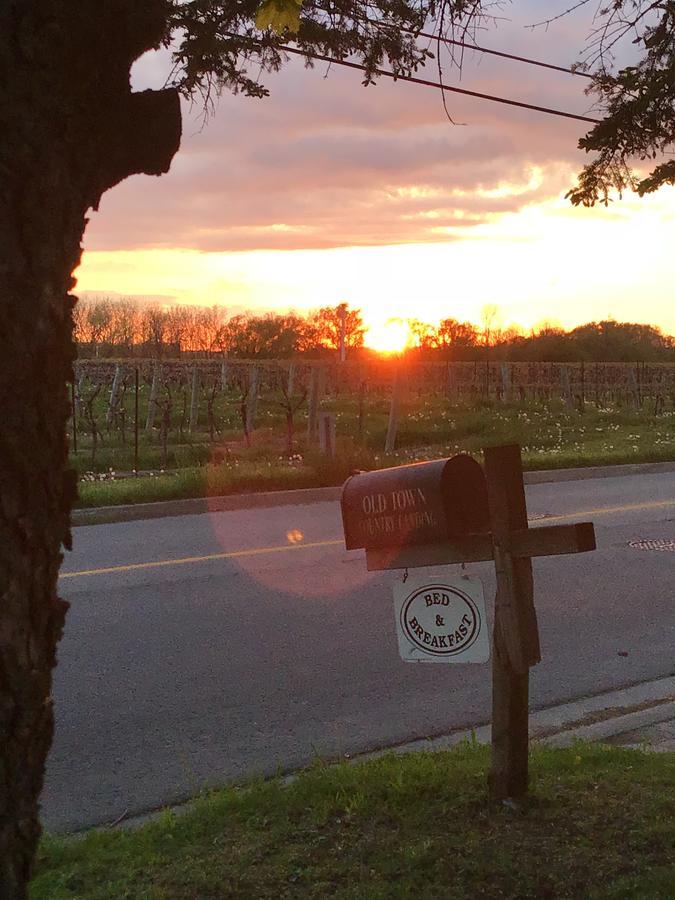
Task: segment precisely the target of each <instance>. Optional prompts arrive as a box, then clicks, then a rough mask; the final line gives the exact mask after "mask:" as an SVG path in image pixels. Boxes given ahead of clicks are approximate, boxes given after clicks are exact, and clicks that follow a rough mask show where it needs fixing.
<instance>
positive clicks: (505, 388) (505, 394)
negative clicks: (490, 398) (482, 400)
mask: <svg viewBox="0 0 675 900" xmlns="http://www.w3.org/2000/svg"><path fill="white" fill-rule="evenodd" d="M500 372H501V378H502V403H509V402H510V400H511V372H510V370H509V364H508V363H506V362H503V363H502V364H501V366H500Z"/></svg>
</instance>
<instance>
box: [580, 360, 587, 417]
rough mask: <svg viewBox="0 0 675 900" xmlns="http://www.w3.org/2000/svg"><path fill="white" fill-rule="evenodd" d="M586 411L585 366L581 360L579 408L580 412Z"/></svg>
mask: <svg viewBox="0 0 675 900" xmlns="http://www.w3.org/2000/svg"><path fill="white" fill-rule="evenodd" d="M585 409H586V366H585V363H584V361H583V359H582V360H581V407H580V412H584V411H585Z"/></svg>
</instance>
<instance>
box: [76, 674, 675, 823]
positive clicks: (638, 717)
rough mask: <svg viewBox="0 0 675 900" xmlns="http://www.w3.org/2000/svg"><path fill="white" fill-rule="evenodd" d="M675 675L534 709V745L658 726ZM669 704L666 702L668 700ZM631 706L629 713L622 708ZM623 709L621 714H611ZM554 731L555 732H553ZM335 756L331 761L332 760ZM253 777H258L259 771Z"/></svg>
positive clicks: (670, 707)
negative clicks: (592, 719)
mask: <svg viewBox="0 0 675 900" xmlns="http://www.w3.org/2000/svg"><path fill="white" fill-rule="evenodd" d="M670 698H675V675H671V676H667V677H665V678H658V679H656V680H654V681H645V682H641V683H639V684H634V685H631V686H629V687H627V688H623V689H620V690H616V691H610V692H608V693H604V694H596V695H594V696H591V697H584V698H582V699H580V700H573V701H570V702H569V703H562V704H559V705H557V706H551V707H548V708H544V709H539V710H533V711H532V712H531V713H530V735H531V741H532V742H533V743H545V744H548V745H549V746H554V747H566V746H569V745H570V744H571V743H573V742H574V741H575V740H586V741H601V740H605V739H606V738H608V737H612V736H613V735H617V734H623V733H624V732H628V731H632V730H634V729H635V728H641V727H644V726H645V725H652V724H654V723H656V722H664V721H666V720H668V719H671V718H674V717H675V699H670ZM666 699H667V700H668V702H663V701H664V700H666ZM649 702H651V703H653V704H654V705H652V706H649V707H648V708H646V709H641V710H638V711H634V710H633V709H632V708H633V707H635V706H636V705H638V704H645V703H649ZM623 709H627V710H629V711H628V712H621V710H623ZM615 710H618V712H617V714H616V715H611V713H612V712H613V711H615ZM603 712H604V713H608V714H610V717H609V718H606V719H603V720H602V721H599V722H594V723H592V724H590V725H582V724H578V723H580V722H583V720H584V717H588V716H589V715H593V714H598V713H603ZM550 732H554V733H552V734H551V733H550ZM490 739H491V733H490V725H479V726H477V727H475V728H464V729H462V730H459V731H453V732H450V733H449V734H445V735H440V736H438V737H434V738H420V739H418V740H414V741H408V742H407V743H405V744H399V745H397V746H393V747H381V748H378V749H377V750H372V751H367V752H365V753H358V754H356V755H354V756H353V757H350V756H349V755H347V754H345V755H344V756H342V757H340V760H348V761H350V762H352V763H360V762H367V761H368V760H372V759H378V758H380V757H382V756H384V755H385V754H386V753H395V754H401V755H403V754H407V753H417V752H420V751H422V752H432V751H436V750H447V749H450V748H451V747H454V746H456V745H457V744H459V743H461V742H462V741H475V742H477V743H479V744H488V743H490ZM330 761H331V760H328V762H330ZM274 774H276V773H273V772H270V773H257V776H258V777H261V776H262V777H263V778H265V777H273V776H274ZM252 777H256V776H255V773H254V774H253V775H252ZM295 778H297V772H289V773H288V774H286V775H285V777H284V779H283V780H284V783H286V784H290V783H291V782H292V781H294V780H295ZM192 803H193V801H192V800H186V801H184V802H181V803H175V804H169V805H167V806H164V807H162V808H161V809H158V810H151V811H148V812H144V813H139V814H136V815H133V816H130V817H129V818H124V819H121V820H119V821H118V822H115V823H112V824H111V825H107V826H106V825H97V826H94V827H93V829H85V830H84V831H81V832H75V833H74V834H73V835H72V837H73V838H74V839H77V838H78V837H81V836H83V835H85V834H87V832H88V831H89V830H110V829H112V828H123V829H127V828H129V829H133V828H138V827H140V826H142V825H145V824H146V823H148V822H151V821H153V820H154V819H156V818H157V817H158V816H160V815H162V814H163V813H165V812H166V811H167V810H168V811H170V812H171V813H173V814H174V815H183V814H185V813H187V812H189V811H190V809H191V808H192Z"/></svg>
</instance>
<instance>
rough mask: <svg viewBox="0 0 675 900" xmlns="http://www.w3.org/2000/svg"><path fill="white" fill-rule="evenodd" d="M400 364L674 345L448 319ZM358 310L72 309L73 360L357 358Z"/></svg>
mask: <svg viewBox="0 0 675 900" xmlns="http://www.w3.org/2000/svg"><path fill="white" fill-rule="evenodd" d="M405 324H406V325H407V326H408V328H409V331H410V346H409V348H408V349H407V350H406V351H405V355H406V356H407V357H408V358H409V359H419V360H425V359H428V360H452V361H458V362H460V361H465V362H470V361H475V360H481V359H483V360H484V359H491V360H504V361H511V362H573V361H581V360H584V361H589V362H590V361H596V362H674V361H675V338H674V337H673V336H670V335H666V334H664V333H663V332H662V331H661V330H660V329H659V328H656V327H654V326H652V325H642V324H635V323H630V322H615V321H614V320H611V319H610V320H605V321H602V322H589V323H587V324H586V325H580V326H578V327H577V328H573V329H572V330H571V331H565V330H564V329H562V328H558V327H554V326H543V327H541V328H539V329H535V330H532V331H531V332H530V333H528V334H525V333H523V332H521V331H518V330H517V329H513V328H510V329H508V330H504V329H500V328H498V327H496V326H495V325H494V323H493V321H492V320H491V318H490V317H487V318H486V319H485V321H484V323H483V327H478V326H476V325H474V324H473V323H471V322H459V321H457V320H456V319H452V318H447V319H443V320H442V321H441V322H440V323H439V324H438V325H431V324H429V323H426V322H420V321H418V320H412V319H410V320H406V323H405ZM365 335H366V328H365V325H364V322H363V317H362V315H361V311H360V310H357V309H350V308H349V307H348V306H347V304H344V303H343V304H340V305H339V306H335V307H323V308H321V309H318V310H315V311H313V312H310V313H308V314H307V315H300V314H298V313H283V314H282V313H265V314H262V315H255V314H252V313H246V314H236V315H228V314H227V311H226V310H225V309H223V308H222V307H198V306H169V307H164V308H162V307H158V306H143V305H140V304H138V303H137V302H135V301H133V300H106V299H103V300H80V301H79V303H78V304H77V306H76V309H75V337H76V340H77V343H78V351H79V356H80V358H82V359H86V358H92V357H93V358H96V357H98V358H101V359H105V358H145V359H185V358H200V357H201V358H204V357H206V358H214V357H219V356H228V357H231V358H239V359H290V358H299V357H302V358H308V359H313V358H326V357H335V355H336V354H337V353H339V350H340V346H341V343H344V347H345V353H346V356H347V357H348V358H349V359H358V358H367V357H369V356H372V355H373V354H374V351H373V350H370V349H369V348H367V347H365V346H364V336H365Z"/></svg>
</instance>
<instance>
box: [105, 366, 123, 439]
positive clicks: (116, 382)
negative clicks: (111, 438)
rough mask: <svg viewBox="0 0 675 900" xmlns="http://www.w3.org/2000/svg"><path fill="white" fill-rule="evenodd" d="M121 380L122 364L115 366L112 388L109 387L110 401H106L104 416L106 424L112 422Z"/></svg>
mask: <svg viewBox="0 0 675 900" xmlns="http://www.w3.org/2000/svg"><path fill="white" fill-rule="evenodd" d="M121 381H122V366H120V365H117V366H115V375H114V377H113V383H112V388H111V389H110V401H109V402H108V411H107V413H106V417H105V423H106V425H108V426H110V425H111V424H112V420H113V415H114V413H115V406H116V405H117V395H118V394H119V390H120V383H121Z"/></svg>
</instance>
